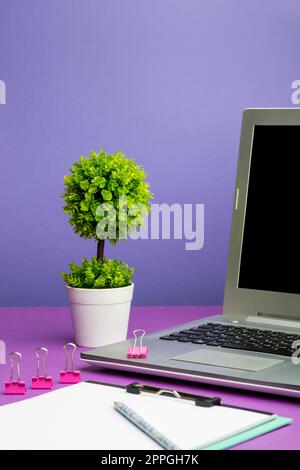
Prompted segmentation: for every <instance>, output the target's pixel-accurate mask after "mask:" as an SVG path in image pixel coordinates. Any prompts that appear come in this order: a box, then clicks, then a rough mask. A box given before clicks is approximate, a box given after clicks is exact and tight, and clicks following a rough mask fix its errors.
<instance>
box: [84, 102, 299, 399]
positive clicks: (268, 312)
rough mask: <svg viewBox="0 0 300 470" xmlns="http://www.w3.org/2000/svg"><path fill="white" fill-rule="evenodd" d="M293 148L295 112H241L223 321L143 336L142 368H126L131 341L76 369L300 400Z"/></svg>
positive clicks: (87, 355) (133, 363)
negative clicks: (112, 371) (89, 366)
mask: <svg viewBox="0 0 300 470" xmlns="http://www.w3.org/2000/svg"><path fill="white" fill-rule="evenodd" d="M299 147H300V109H247V110H246V111H245V112H244V114H243V121H242V130H241V140H240V149H239V162H238V171H237V178H236V188H235V197H234V206H233V214H232V227H231V238H230V247H229V256H228V270H227V278H226V288H225V298H224V309H223V315H220V316H210V317H208V318H205V319H199V321H193V322H189V323H186V324H182V325H178V326H176V327H174V328H170V329H167V330H164V331H160V332H158V333H154V334H150V335H147V336H145V338H144V344H145V345H147V346H148V348H149V354H148V356H147V358H146V359H134V358H131V359H128V358H127V350H128V346H129V345H132V340H128V341H123V342H120V343H115V344H111V345H108V346H103V347H99V348H97V349H92V350H89V351H85V352H82V353H81V359H82V360H84V361H88V362H91V363H93V364H99V366H101V367H107V368H113V369H118V370H123V371H130V372H138V373H143V374H151V375H158V376H163V377H169V378H176V379H184V380H191V381H195V382H202V383H207V384H214V385H222V386H230V387H236V388H243V389H248V390H256V391H262V392H268V393H275V394H281V395H289V396H298V397H300V275H299V268H300V247H299V244H300V237H299V228H298V226H299V223H298V219H299V203H300V173H299V171H298V169H299V166H300V165H299V161H300V148H299ZM140 326H141V327H142V326H143V325H140ZM298 342H299V343H298ZM298 348H299V355H298V352H297V351H298ZM298 356H299V357H298ZM298 362H299V364H298Z"/></svg>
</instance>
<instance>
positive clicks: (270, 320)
mask: <svg viewBox="0 0 300 470" xmlns="http://www.w3.org/2000/svg"><path fill="white" fill-rule="evenodd" d="M246 321H247V322H250V323H259V324H264V325H274V326H282V327H283V328H294V329H295V328H297V329H300V321H297V320H284V319H283V318H274V317H271V316H263V315H259V316H255V315H252V316H251V315H250V316H248V317H247V318H246Z"/></svg>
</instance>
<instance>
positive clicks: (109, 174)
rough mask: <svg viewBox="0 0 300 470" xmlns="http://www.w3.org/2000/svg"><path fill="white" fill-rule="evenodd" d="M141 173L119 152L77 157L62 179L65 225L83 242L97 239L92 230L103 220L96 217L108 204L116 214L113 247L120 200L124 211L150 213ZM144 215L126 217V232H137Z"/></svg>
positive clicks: (138, 168)
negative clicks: (133, 207) (123, 201)
mask: <svg viewBox="0 0 300 470" xmlns="http://www.w3.org/2000/svg"><path fill="white" fill-rule="evenodd" d="M146 176H147V175H146V173H145V171H144V169H143V168H142V167H141V166H139V165H136V164H135V162H134V160H133V159H127V158H126V157H125V155H124V154H123V153H121V152H117V153H116V154H115V155H108V154H107V153H105V152H104V150H100V152H99V153H98V154H97V153H95V152H91V155H90V157H89V158H86V157H80V158H79V160H78V161H77V162H75V163H74V165H73V167H72V168H70V174H69V175H67V176H65V192H64V194H63V195H62V197H63V198H64V201H65V205H64V212H65V213H66V214H68V215H70V219H69V222H70V224H71V225H72V227H73V229H74V231H75V232H76V233H77V234H78V235H79V236H80V237H83V238H86V239H87V238H97V235H96V228H97V224H98V222H99V221H100V220H101V219H102V218H103V217H102V216H101V215H97V209H98V207H99V205H100V204H103V203H110V204H112V205H113V207H114V209H115V210H116V224H115V225H116V230H115V237H114V238H110V242H111V243H113V244H116V243H117V241H118V239H119V238H120V230H119V227H120V222H121V219H120V218H121V217H123V216H124V213H123V215H122V214H121V215H120V213H121V211H119V209H120V204H122V202H120V201H122V198H123V197H125V198H126V201H127V203H126V204H127V207H128V209H130V207H131V206H133V205H135V204H138V205H141V206H143V208H144V209H145V210H146V212H147V211H149V210H150V203H149V201H150V199H151V198H152V193H151V192H150V190H149V184H148V183H147V182H146V181H144V180H145V178H146ZM144 216H145V212H143V211H136V213H133V214H131V215H129V216H128V214H127V215H126V228H127V231H129V230H130V227H134V228H138V227H140V226H141V225H142V224H143V219H144Z"/></svg>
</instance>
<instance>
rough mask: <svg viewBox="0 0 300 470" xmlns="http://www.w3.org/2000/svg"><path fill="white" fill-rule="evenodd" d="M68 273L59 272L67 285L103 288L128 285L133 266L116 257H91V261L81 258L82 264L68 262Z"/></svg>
mask: <svg viewBox="0 0 300 470" xmlns="http://www.w3.org/2000/svg"><path fill="white" fill-rule="evenodd" d="M69 267H70V273H61V275H62V277H63V279H64V280H65V282H66V284H67V285H68V286H69V287H77V288H86V289H100V288H102V289H105V288H112V287H125V286H129V285H130V283H131V279H132V276H133V272H134V270H133V268H129V267H128V265H127V264H125V263H123V262H122V261H119V260H117V259H114V260H112V259H110V260H108V259H107V258H104V259H103V260H101V259H97V258H95V257H92V260H91V261H88V260H87V259H86V258H83V260H82V264H81V265H78V264H76V263H70V265H69Z"/></svg>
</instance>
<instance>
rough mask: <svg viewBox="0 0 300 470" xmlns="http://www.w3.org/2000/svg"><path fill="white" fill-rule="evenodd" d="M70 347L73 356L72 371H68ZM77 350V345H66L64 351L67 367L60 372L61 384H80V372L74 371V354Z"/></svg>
mask: <svg viewBox="0 0 300 470" xmlns="http://www.w3.org/2000/svg"><path fill="white" fill-rule="evenodd" d="M68 346H71V347H72V348H73V349H72V354H71V365H72V366H71V367H72V369H71V370H70V369H68V366H69V352H68ZM76 349H77V346H76V344H74V343H67V344H65V345H64V351H65V355H66V365H65V370H61V371H60V383H61V384H77V383H78V382H80V371H79V370H74V368H75V367H74V354H75V351H76Z"/></svg>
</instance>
